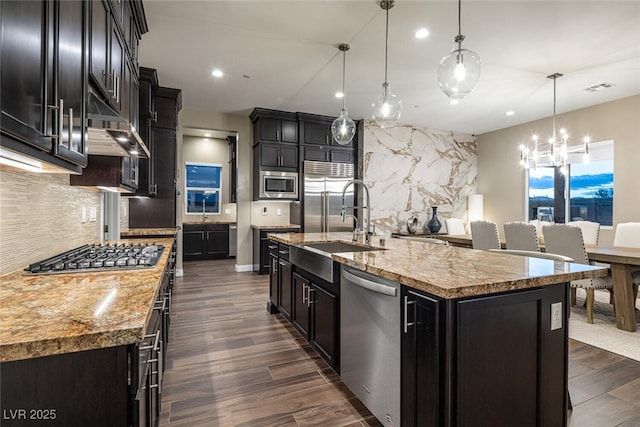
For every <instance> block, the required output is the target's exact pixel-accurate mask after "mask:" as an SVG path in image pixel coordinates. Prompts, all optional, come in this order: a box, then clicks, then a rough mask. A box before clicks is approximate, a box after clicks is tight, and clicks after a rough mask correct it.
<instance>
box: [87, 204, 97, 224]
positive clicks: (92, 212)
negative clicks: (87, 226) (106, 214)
mask: <svg viewBox="0 0 640 427" xmlns="http://www.w3.org/2000/svg"><path fill="white" fill-rule="evenodd" d="M97 218H98V212H97V210H96V208H95V206H91V207H90V208H89V222H96V220H97Z"/></svg>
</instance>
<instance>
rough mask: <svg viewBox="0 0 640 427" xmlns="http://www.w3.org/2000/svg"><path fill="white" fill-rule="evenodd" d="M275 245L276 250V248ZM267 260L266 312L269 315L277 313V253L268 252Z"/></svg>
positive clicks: (278, 293) (278, 286)
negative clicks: (267, 297) (267, 287)
mask: <svg viewBox="0 0 640 427" xmlns="http://www.w3.org/2000/svg"><path fill="white" fill-rule="evenodd" d="M277 247H278V246H277V243H276V248H277ZM267 259H268V260H269V303H268V307H267V310H268V311H269V313H271V314H273V313H278V311H279V309H278V304H279V301H280V281H279V280H278V274H279V271H280V268H279V265H278V255H277V253H275V252H274V253H272V252H269V254H268V255H267Z"/></svg>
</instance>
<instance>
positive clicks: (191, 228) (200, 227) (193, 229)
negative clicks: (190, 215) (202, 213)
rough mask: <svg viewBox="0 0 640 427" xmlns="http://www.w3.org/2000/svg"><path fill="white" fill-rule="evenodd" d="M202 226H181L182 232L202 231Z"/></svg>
mask: <svg viewBox="0 0 640 427" xmlns="http://www.w3.org/2000/svg"><path fill="white" fill-rule="evenodd" d="M204 227H205V226H204V224H182V229H183V230H184V231H204Z"/></svg>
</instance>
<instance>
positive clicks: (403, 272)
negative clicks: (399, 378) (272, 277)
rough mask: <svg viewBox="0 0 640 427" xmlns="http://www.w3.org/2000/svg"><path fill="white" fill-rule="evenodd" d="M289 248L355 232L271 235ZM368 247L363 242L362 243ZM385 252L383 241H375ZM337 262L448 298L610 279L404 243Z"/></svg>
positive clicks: (552, 264) (564, 267)
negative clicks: (574, 281)
mask: <svg viewBox="0 0 640 427" xmlns="http://www.w3.org/2000/svg"><path fill="white" fill-rule="evenodd" d="M267 237H269V238H271V239H273V240H276V241H278V242H281V243H284V244H289V245H304V244H305V243H316V242H327V241H336V240H339V241H346V242H351V233H269V234H268V235H267ZM359 243H361V244H363V241H362V239H361V240H360V242H359ZM372 246H375V247H378V248H380V237H377V236H374V237H373V238H372ZM332 258H333V260H334V261H337V262H339V263H341V264H344V265H348V266H350V267H353V268H356V269H359V270H363V271H366V272H368V273H371V274H374V275H376V276H379V277H383V278H385V279H389V280H393V281H396V282H399V283H401V284H403V285H407V286H410V287H412V288H414V289H418V290H421V291H424V292H427V293H429V294H432V295H436V296H439V297H441V298H445V299H455V298H463V297H469V296H480V295H486V294H492V293H497V292H505V291H513V290H518V289H527V288H535V287H538V286H546V285H552V284H556V283H561V282H568V281H572V280H579V279H587V278H592V277H603V276H606V275H607V273H608V271H607V268H602V267H593V266H589V265H583V264H576V263H565V262H559V261H551V260H546V259H540V258H530V257H522V256H518V255H506V254H500V253H494V252H489V251H481V250H474V249H467V248H458V247H454V246H445V245H438V244H433V243H424V242H417V241H412V240H404V239H394V238H388V239H386V242H385V246H384V249H381V250H375V251H365V252H343V253H334V254H332Z"/></svg>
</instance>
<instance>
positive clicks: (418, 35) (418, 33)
mask: <svg viewBox="0 0 640 427" xmlns="http://www.w3.org/2000/svg"><path fill="white" fill-rule="evenodd" d="M413 36H414V37H415V38H417V39H426V38H427V37H429V30H427V29H426V28H420V29H419V30H418V31H416V32H415V33H414V35H413Z"/></svg>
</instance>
